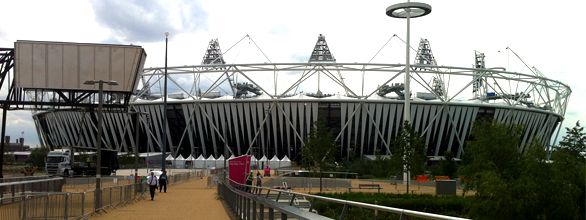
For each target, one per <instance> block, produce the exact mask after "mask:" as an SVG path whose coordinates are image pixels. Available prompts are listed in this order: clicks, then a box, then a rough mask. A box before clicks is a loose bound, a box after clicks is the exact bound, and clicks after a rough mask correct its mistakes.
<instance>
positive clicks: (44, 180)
mask: <svg viewBox="0 0 586 220" xmlns="http://www.w3.org/2000/svg"><path fill="white" fill-rule="evenodd" d="M55 180H63V177H53V178H48V179H38V180H26V181H19V182H6V183H0V187H2V186H11V185H22V184H30V183H40V182H47V181H55Z"/></svg>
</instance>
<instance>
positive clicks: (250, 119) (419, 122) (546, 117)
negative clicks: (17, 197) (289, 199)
mask: <svg viewBox="0 0 586 220" xmlns="http://www.w3.org/2000/svg"><path fill="white" fill-rule="evenodd" d="M247 37H248V36H247ZM245 38H246V37H245ZM249 40H251V39H249ZM254 45H256V44H254ZM261 52H262V51H261ZM513 53H514V52H513ZM263 54H264V53H263ZM223 55H224V54H223V53H222V52H221V50H220V47H219V44H218V41H217V40H212V41H210V44H209V46H208V49H207V51H206V53H205V55H204V58H203V61H202V64H201V65H195V66H182V67H169V68H168V69H167V71H168V76H169V80H170V81H169V82H170V83H171V84H170V85H171V86H170V88H171V89H170V91H172V92H171V94H170V95H168V105H167V109H163V101H162V99H161V95H160V94H161V91H162V89H161V88H162V85H161V83H162V78H163V75H164V72H165V69H164V68H146V69H144V71H143V73H142V75H141V76H140V77H139V80H140V82H139V85H140V86H139V88H138V89H137V90H136V92H135V94H134V96H133V98H132V100H131V102H130V109H123V110H112V111H110V112H107V113H105V123H104V136H103V138H102V141H103V143H104V144H105V146H106V147H107V148H112V149H118V150H119V151H121V152H134V149H135V148H136V147H137V144H136V143H135V138H136V135H137V134H138V137H139V144H138V151H139V152H141V153H142V152H161V146H162V144H161V141H162V140H163V138H162V137H163V135H166V136H167V138H166V139H167V141H168V144H167V146H168V147H167V149H165V152H167V153H170V154H171V155H172V156H174V157H176V156H178V155H179V154H181V155H182V156H183V157H184V158H186V157H188V156H189V155H192V156H193V157H197V156H199V155H200V154H203V155H204V156H205V157H208V156H210V155H211V156H214V157H216V158H217V157H219V156H221V155H223V154H225V153H226V152H228V153H229V154H231V155H242V154H254V155H256V157H257V158H260V157H262V156H263V155H266V156H267V157H268V158H271V157H273V155H277V156H278V157H279V158H280V157H283V156H284V155H287V156H288V157H289V158H291V159H293V160H295V159H298V157H299V156H298V155H299V154H300V149H301V147H302V146H303V145H304V143H305V141H306V140H307V137H308V135H309V133H310V131H311V129H313V124H314V123H315V122H316V121H317V120H320V119H324V120H325V121H326V122H327V125H328V127H330V128H331V129H332V131H333V132H334V134H335V135H336V142H337V143H338V145H339V147H340V149H339V153H340V155H339V156H340V158H346V157H349V156H358V155H388V154H391V153H392V152H393V145H392V143H393V140H394V138H395V137H396V136H397V135H398V133H399V131H400V129H401V126H402V121H403V103H404V99H405V97H404V95H403V84H402V80H401V79H402V77H401V76H402V74H404V72H403V70H404V68H405V66H404V65H402V64H380V63H337V62H336V60H335V58H334V56H333V55H332V53H331V51H330V49H329V47H328V45H327V43H326V41H325V37H324V36H322V35H320V36H319V37H318V40H317V43H316V45H315V47H314V50H313V51H312V53H311V56H310V58H309V61H308V62H306V63H270V62H267V63H248V64H227V63H226V61H225V60H224V56H223ZM474 58H475V60H474V67H473V68H464V67H449V66H439V65H437V64H436V61H435V58H434V56H433V54H432V51H431V47H430V44H429V42H428V41H427V40H426V39H422V40H421V41H420V44H419V47H418V50H417V56H416V58H415V61H414V64H413V65H412V66H411V68H412V71H413V72H412V75H411V79H412V81H414V82H415V83H414V84H415V85H414V86H413V85H412V94H414V95H413V96H412V97H410V98H411V100H412V102H411V103H412V107H411V120H410V121H411V123H412V126H413V127H414V128H415V130H416V131H417V132H419V134H421V136H422V137H423V138H424V140H425V146H426V152H427V155H428V156H443V155H444V154H445V153H446V152H448V151H450V152H452V153H454V155H456V156H457V157H458V158H459V157H461V156H462V155H463V154H464V152H465V145H466V140H467V139H468V138H469V136H470V132H471V129H472V127H473V126H474V124H475V122H477V121H478V120H481V119H489V120H494V121H498V122H503V123H507V124H516V125H522V126H523V128H524V132H523V136H522V140H521V145H520V146H519V149H520V150H521V151H523V150H524V149H525V147H526V146H527V145H528V143H529V142H530V141H532V140H537V141H539V142H541V143H542V144H544V145H546V146H549V145H550V142H551V140H552V139H553V138H552V137H553V136H554V135H556V131H557V129H558V128H559V126H560V125H561V122H562V121H563V119H564V114H565V110H566V106H567V101H568V98H569V96H570V93H571V90H570V88H569V87H568V86H567V85H565V84H563V83H561V82H558V81H555V80H551V79H548V78H545V77H544V76H543V75H542V74H541V73H539V71H538V70H537V69H535V68H533V69H531V70H530V72H531V73H529V74H522V73H517V72H507V71H506V70H505V69H504V68H488V67H485V64H484V54H482V53H479V52H476V53H475V57H474ZM450 82H451V83H450ZM301 90H305V91H313V92H302V91H301ZM116 101H117V100H116V97H107V102H116ZM163 111H167V120H166V121H167V124H166V125H163V124H162V123H163V120H162V117H163ZM129 112H142V113H144V114H130V113H129ZM137 117H138V118H137ZM33 118H34V121H35V123H36V127H37V130H38V133H39V136H40V139H41V140H40V141H41V143H42V144H44V145H47V146H50V147H51V148H57V147H60V146H72V145H83V146H96V143H97V141H98V138H97V135H96V134H97V132H96V131H97V130H96V129H97V126H95V124H96V122H97V119H96V118H97V117H96V113H95V112H93V111H92V110H91V109H89V110H86V109H64V110H54V111H43V112H38V113H36V114H34V115H33ZM137 120H138V126H136V121H137ZM137 128H138V133H137V130H136V129H137Z"/></svg>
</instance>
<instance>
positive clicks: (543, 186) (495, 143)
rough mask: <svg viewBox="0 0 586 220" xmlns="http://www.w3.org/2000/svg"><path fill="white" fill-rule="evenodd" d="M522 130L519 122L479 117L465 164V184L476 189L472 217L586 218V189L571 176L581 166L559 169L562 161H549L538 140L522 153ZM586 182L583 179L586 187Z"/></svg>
mask: <svg viewBox="0 0 586 220" xmlns="http://www.w3.org/2000/svg"><path fill="white" fill-rule="evenodd" d="M521 134H522V128H520V127H516V126H509V125H503V124H496V123H490V122H479V123H478V124H477V125H476V126H475V127H474V129H473V131H472V140H471V141H470V142H469V143H468V145H467V148H466V154H465V155H464V158H463V164H462V166H461V168H460V172H461V174H463V175H465V181H466V185H465V187H466V188H467V189H475V191H476V194H475V196H474V202H472V203H470V205H469V210H470V216H472V217H473V218H474V219H583V214H580V211H579V210H580V208H579V207H578V206H579V203H578V197H580V195H581V194H582V195H583V194H584V191H582V192H580V191H579V190H578V189H579V186H580V185H579V184H580V183H578V185H576V183H572V182H571V181H568V178H567V176H568V175H569V174H570V173H571V174H572V175H574V173H576V171H579V170H580V168H578V169H576V168H575V167H574V168H566V170H563V169H561V168H558V166H561V164H562V163H560V162H558V161H555V160H554V162H553V163H550V162H549V161H548V160H547V156H546V155H547V154H546V152H545V147H544V146H542V145H540V144H539V143H538V142H536V141H534V142H531V143H530V144H529V146H527V147H526V149H527V150H526V151H525V153H522V152H520V150H519V148H518V146H519V143H520V140H521ZM584 164H585V163H582V167H581V170H582V172H583V171H584ZM582 178H583V176H582ZM583 180H584V179H582V181H583ZM583 185H584V182H581V186H582V188H583ZM582 200H583V199H582ZM582 213H583V212H582Z"/></svg>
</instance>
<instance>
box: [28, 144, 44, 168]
mask: <svg viewBox="0 0 586 220" xmlns="http://www.w3.org/2000/svg"><path fill="white" fill-rule="evenodd" d="M48 153H49V148H47V147H38V148H33V149H32V150H31V155H30V156H29V157H28V159H27V160H26V163H27V164H30V165H32V166H33V167H37V170H45V160H46V159H47V154H48Z"/></svg>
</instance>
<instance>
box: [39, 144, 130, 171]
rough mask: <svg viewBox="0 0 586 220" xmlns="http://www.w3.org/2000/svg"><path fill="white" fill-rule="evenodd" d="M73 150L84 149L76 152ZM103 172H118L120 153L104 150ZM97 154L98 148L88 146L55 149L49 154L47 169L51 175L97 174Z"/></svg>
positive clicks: (46, 163)
mask: <svg viewBox="0 0 586 220" xmlns="http://www.w3.org/2000/svg"><path fill="white" fill-rule="evenodd" d="M72 149H73V150H80V149H81V150H84V151H83V152H74V151H72ZM101 156H102V159H101V164H100V166H101V174H102V175H106V176H108V175H110V174H112V172H116V170H117V169H118V168H119V166H118V154H117V151H114V150H102V155H101ZM96 161H97V156H96V150H95V149H91V148H86V147H69V148H66V149H55V150H53V151H50V152H49V153H48V154H47V160H46V162H45V170H46V171H47V174H49V175H57V176H85V175H95V174H96V165H97V163H96Z"/></svg>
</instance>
